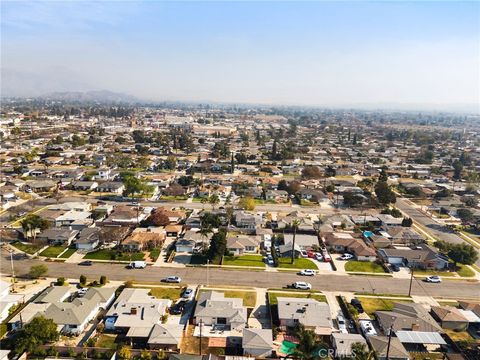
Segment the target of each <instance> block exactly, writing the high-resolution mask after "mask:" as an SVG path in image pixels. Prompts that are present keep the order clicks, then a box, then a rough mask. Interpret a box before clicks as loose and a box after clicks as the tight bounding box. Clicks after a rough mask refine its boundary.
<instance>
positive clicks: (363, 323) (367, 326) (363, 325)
mask: <svg viewBox="0 0 480 360" xmlns="http://www.w3.org/2000/svg"><path fill="white" fill-rule="evenodd" d="M359 323H360V329H362V332H363V335H365V336H366V337H368V336H376V335H377V331H376V330H375V327H374V326H373V322H372V321H371V320H359Z"/></svg>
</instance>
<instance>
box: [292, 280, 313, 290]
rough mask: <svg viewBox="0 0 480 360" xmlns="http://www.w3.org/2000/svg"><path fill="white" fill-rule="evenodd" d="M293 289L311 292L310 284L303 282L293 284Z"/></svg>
mask: <svg viewBox="0 0 480 360" xmlns="http://www.w3.org/2000/svg"><path fill="white" fill-rule="evenodd" d="M293 288H294V289H298V290H312V284H310V283H307V282H305V281H297V282H295V283H293Z"/></svg>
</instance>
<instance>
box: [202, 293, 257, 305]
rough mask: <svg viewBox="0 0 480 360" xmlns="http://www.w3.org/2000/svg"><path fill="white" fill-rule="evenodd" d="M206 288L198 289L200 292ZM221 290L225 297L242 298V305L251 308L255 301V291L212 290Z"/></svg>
mask: <svg viewBox="0 0 480 360" xmlns="http://www.w3.org/2000/svg"><path fill="white" fill-rule="evenodd" d="M203 291H208V290H200V292H203ZM214 291H217V292H221V293H223V294H224V295H225V297H226V298H239V299H243V306H246V307H250V308H253V307H254V306H255V303H256V302H257V293H256V292H255V291H247V290H214Z"/></svg>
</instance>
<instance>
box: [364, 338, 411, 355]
mask: <svg viewBox="0 0 480 360" xmlns="http://www.w3.org/2000/svg"><path fill="white" fill-rule="evenodd" d="M368 342H369V343H370V346H371V347H372V350H373V351H374V352H375V356H376V358H377V359H378V360H410V354H409V353H408V351H407V350H406V349H405V347H404V346H403V344H402V343H401V342H400V340H399V339H398V338H396V337H392V338H391V339H390V340H389V338H388V336H369V337H368ZM389 344H390V345H389ZM387 349H388V350H387ZM387 351H388V358H387Z"/></svg>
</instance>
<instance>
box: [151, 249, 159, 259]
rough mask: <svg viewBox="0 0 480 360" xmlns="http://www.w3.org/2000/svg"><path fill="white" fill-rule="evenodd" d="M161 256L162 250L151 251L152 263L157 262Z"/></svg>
mask: <svg viewBox="0 0 480 360" xmlns="http://www.w3.org/2000/svg"><path fill="white" fill-rule="evenodd" d="M159 256H160V249H159V248H155V249H153V250H151V251H150V259H152V261H157V259H158V257H159Z"/></svg>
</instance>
